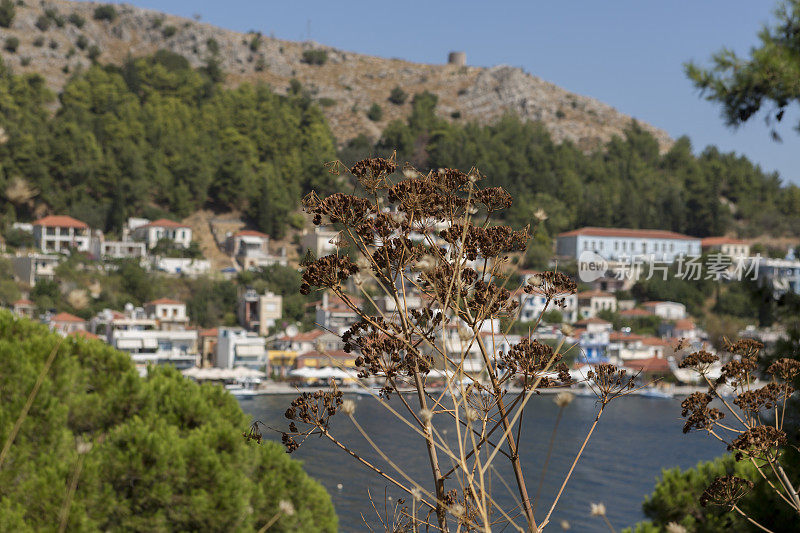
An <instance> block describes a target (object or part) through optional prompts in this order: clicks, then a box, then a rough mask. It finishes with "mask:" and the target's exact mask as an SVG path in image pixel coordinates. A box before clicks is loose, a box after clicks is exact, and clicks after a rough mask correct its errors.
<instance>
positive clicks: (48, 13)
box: [44, 7, 66, 28]
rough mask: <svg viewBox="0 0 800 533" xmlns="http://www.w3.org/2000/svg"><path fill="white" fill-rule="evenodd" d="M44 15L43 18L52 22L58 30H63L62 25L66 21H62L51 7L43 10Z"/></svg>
mask: <svg viewBox="0 0 800 533" xmlns="http://www.w3.org/2000/svg"><path fill="white" fill-rule="evenodd" d="M44 14H45V16H46V17H47V18H49V19H50V20H52V21H53V22H54V23H55V25H56V26H58V27H59V28H63V27H64V23H65V22H66V19H64V17H63V16H62V15H61V14H60V13H59V12H58V10H57V9H55V8H52V7H51V8H48V9H45V10H44Z"/></svg>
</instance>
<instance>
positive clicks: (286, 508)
mask: <svg viewBox="0 0 800 533" xmlns="http://www.w3.org/2000/svg"><path fill="white" fill-rule="evenodd" d="M278 509H279V510H280V512H282V513H283V514H285V515H286V516H293V515H294V505H293V504H292V502H290V501H289V500H281V501H279V502H278Z"/></svg>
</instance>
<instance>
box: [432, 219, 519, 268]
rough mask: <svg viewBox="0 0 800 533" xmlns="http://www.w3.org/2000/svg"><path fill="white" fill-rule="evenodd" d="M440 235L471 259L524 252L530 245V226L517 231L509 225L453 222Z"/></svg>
mask: <svg viewBox="0 0 800 533" xmlns="http://www.w3.org/2000/svg"><path fill="white" fill-rule="evenodd" d="M439 235H440V236H441V237H442V239H444V240H445V241H447V242H448V243H450V244H452V245H453V246H454V247H456V248H457V249H458V251H459V252H460V253H461V254H462V255H463V257H466V258H467V259H469V260H470V261H475V260H476V259H477V258H478V257H479V256H480V257H484V258H491V257H497V256H499V255H500V254H504V253H511V252H522V251H525V249H526V248H527V246H528V228H525V229H522V230H519V231H515V230H513V229H511V227H509V226H491V227H488V228H482V227H479V226H472V225H466V227H465V226H464V224H453V225H451V226H450V227H449V228H447V229H444V230H442V231H441V232H439Z"/></svg>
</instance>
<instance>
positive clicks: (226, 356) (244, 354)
mask: <svg viewBox="0 0 800 533" xmlns="http://www.w3.org/2000/svg"><path fill="white" fill-rule="evenodd" d="M218 332H219V333H218V335H217V348H216V352H217V353H216V360H215V362H214V363H215V366H216V367H217V368H236V367H237V366H245V367H247V368H252V369H254V370H264V371H266V372H268V371H269V369H267V366H268V364H269V360H268V359H267V348H266V340H265V339H264V337H261V336H259V335H257V334H255V333H252V332H249V331H246V330H244V329H242V328H218Z"/></svg>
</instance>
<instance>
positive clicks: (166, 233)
mask: <svg viewBox="0 0 800 533" xmlns="http://www.w3.org/2000/svg"><path fill="white" fill-rule="evenodd" d="M129 225H130V221H129ZM131 231H132V233H133V238H134V239H136V240H137V241H143V242H144V243H145V244H147V248H148V249H153V248H155V246H156V245H157V244H158V241H160V240H161V239H168V240H171V241H172V242H174V243H175V245H176V246H178V247H181V248H188V247H189V244H191V242H192V228H190V227H189V226H187V225H186V224H181V223H180V222H175V221H174V220H167V219H166V218H161V219H158V220H156V221H154V222H148V223H146V224H142V225H140V226H136V227H135V228H133V229H131Z"/></svg>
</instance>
